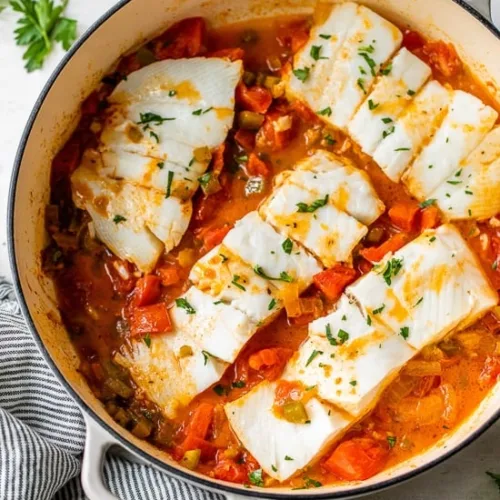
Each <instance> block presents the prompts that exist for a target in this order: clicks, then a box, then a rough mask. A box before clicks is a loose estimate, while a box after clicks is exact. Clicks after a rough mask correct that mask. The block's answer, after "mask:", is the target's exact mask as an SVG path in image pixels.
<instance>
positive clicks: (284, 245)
mask: <svg viewBox="0 0 500 500" xmlns="http://www.w3.org/2000/svg"><path fill="white" fill-rule="evenodd" d="M281 247H282V248H283V251H284V252H285V253H287V254H288V255H290V254H291V253H292V248H293V243H292V240H291V239H290V238H287V239H286V240H285V241H284V242H283V243H282V245H281Z"/></svg>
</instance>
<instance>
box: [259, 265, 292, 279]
mask: <svg viewBox="0 0 500 500" xmlns="http://www.w3.org/2000/svg"><path fill="white" fill-rule="evenodd" d="M253 270H254V273H255V274H257V275H258V276H260V277H261V278H265V279H266V280H270V281H284V282H286V283H292V282H293V278H292V277H291V276H290V275H289V274H288V273H287V272H286V271H282V272H281V273H280V275H279V278H274V277H272V276H268V275H267V274H266V273H265V272H264V269H262V267H261V266H255V267H254V268H253Z"/></svg>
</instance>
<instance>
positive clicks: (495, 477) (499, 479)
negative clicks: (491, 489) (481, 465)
mask: <svg viewBox="0 0 500 500" xmlns="http://www.w3.org/2000/svg"><path fill="white" fill-rule="evenodd" d="M486 474H488V476H490V477H491V479H493V481H495V483H496V484H497V486H498V489H499V490H500V474H495V473H494V472H490V471H486Z"/></svg>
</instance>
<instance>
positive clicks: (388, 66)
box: [380, 62, 392, 76]
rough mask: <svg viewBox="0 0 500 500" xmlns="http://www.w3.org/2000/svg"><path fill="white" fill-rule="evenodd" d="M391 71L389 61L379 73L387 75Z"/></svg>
mask: <svg viewBox="0 0 500 500" xmlns="http://www.w3.org/2000/svg"><path fill="white" fill-rule="evenodd" d="M391 71H392V62H390V63H389V64H388V65H387V66H386V67H385V68H382V69H381V70H380V73H381V74H382V75H385V76H387V75H389V74H390V73H391Z"/></svg>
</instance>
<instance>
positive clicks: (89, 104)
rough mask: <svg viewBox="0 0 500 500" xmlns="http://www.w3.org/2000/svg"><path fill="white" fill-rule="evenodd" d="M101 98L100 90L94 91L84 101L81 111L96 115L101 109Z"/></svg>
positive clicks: (83, 113) (84, 113)
mask: <svg viewBox="0 0 500 500" xmlns="http://www.w3.org/2000/svg"><path fill="white" fill-rule="evenodd" d="M100 103H101V99H100V97H99V93H98V92H92V94H90V95H89V96H88V97H87V99H85V101H83V104H82V107H81V111H82V115H84V116H85V115H95V114H97V112H98V111H99V105H100Z"/></svg>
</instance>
